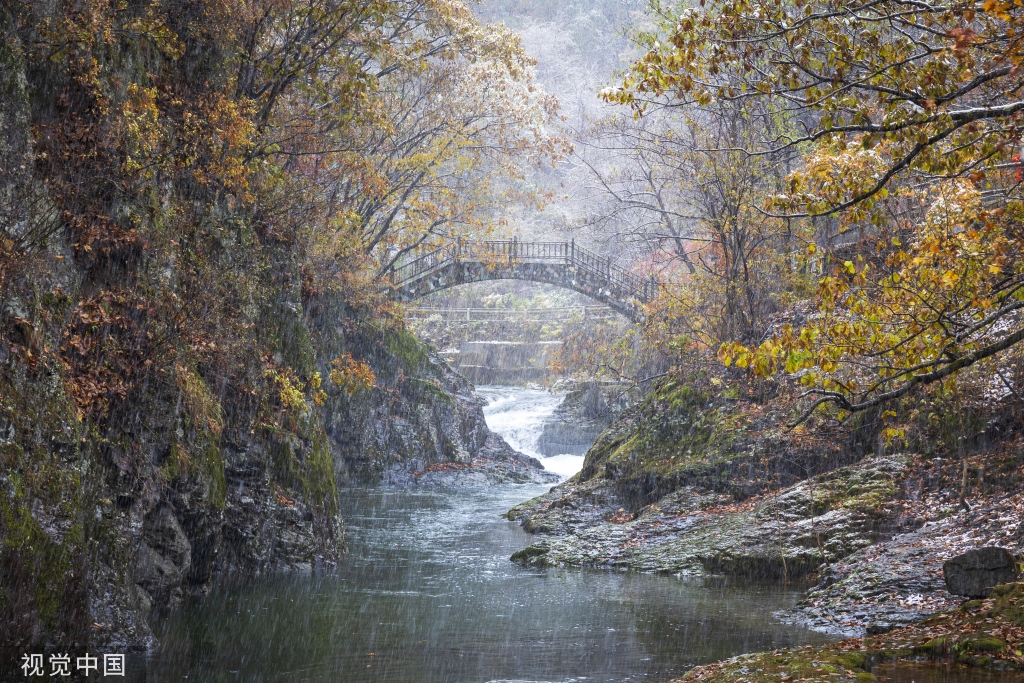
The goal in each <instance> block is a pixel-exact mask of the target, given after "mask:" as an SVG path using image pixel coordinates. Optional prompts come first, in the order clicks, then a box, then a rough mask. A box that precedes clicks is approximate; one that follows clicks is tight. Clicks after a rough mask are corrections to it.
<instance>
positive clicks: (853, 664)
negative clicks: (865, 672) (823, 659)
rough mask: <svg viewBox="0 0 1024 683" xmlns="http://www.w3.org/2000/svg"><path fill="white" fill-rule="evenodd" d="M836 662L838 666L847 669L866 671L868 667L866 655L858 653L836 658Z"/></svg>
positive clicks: (849, 653) (848, 653)
mask: <svg viewBox="0 0 1024 683" xmlns="http://www.w3.org/2000/svg"><path fill="white" fill-rule="evenodd" d="M836 662H838V663H839V665H840V666H845V667H846V668H848V669H866V668H867V667H868V658H867V656H866V655H864V654H862V653H860V652H847V653H845V654H842V655H840V656H838V657H836Z"/></svg>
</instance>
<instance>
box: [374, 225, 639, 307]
mask: <svg viewBox="0 0 1024 683" xmlns="http://www.w3.org/2000/svg"><path fill="white" fill-rule="evenodd" d="M459 260H473V261H479V262H481V263H485V264H488V265H491V266H494V267H504V266H508V267H512V266H515V265H516V264H518V263H564V264H565V265H566V266H570V267H573V268H576V269H577V270H581V271H583V272H586V273H590V274H591V275H594V276H596V277H598V278H601V279H603V280H605V281H607V283H608V284H609V285H610V286H612V287H615V288H617V289H620V290H622V291H625V292H628V293H630V294H632V295H633V296H636V297H637V298H640V299H643V300H645V301H647V300H650V299H651V298H653V296H654V293H655V292H654V282H653V281H652V280H651V279H650V278H644V277H640V276H639V275H636V274H634V273H631V272H629V271H628V270H626V269H625V268H622V267H620V266H617V265H615V264H614V263H612V260H611V259H610V258H608V257H606V256H600V255H598V254H595V253H594V252H592V251H589V250H587V249H584V248H583V247H578V246H576V242H575V241H570V242H520V241H519V240H516V239H512V240H488V241H483V242H465V241H462V240H459V241H457V242H452V243H450V244H448V245H445V246H443V247H438V248H437V249H434V250H433V251H430V252H427V253H426V254H423V255H422V256H419V257H417V258H416V259H414V260H412V261H409V262H408V263H405V264H403V265H401V266H399V267H397V268H395V269H394V270H393V271H392V274H391V282H392V284H393V285H394V286H396V287H400V286H402V285H403V284H405V283H407V282H410V281H412V280H415V279H418V278H420V277H422V276H423V275H425V274H427V273H430V272H432V271H434V270H437V269H438V268H441V267H443V266H445V265H447V264H448V263H451V262H453V261H459Z"/></svg>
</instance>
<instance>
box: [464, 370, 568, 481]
mask: <svg viewBox="0 0 1024 683" xmlns="http://www.w3.org/2000/svg"><path fill="white" fill-rule="evenodd" d="M476 393H477V395H478V396H480V397H481V398H483V399H484V400H485V401H487V405H486V406H485V407H484V417H485V418H486V419H487V426H488V427H490V428H491V431H493V432H497V433H498V434H501V435H502V436H503V437H504V438H505V441H507V442H508V445H509V446H512V448H514V449H516V450H517V451H519V452H520V453H526V454H527V455H532V456H533V457H535V458H539V459H540V461H541V462H542V463H543V464H544V469H547V470H551V471H552V472H555V473H557V474H560V475H562V477H565V478H568V477H571V476H572V475H574V474H576V473H577V472H579V471H580V470H581V469H583V456H581V455H569V454H562V455H555V456H551V457H544V456H543V455H541V454H540V453H539V452H538V451H537V442H538V440H539V439H540V435H541V432H543V431H544V424H545V423H546V422H549V421H551V418H552V415H554V412H555V408H557V407H558V405H559V404H560V403H561V402H562V398H563V397H564V396H565V394H564V393H556V392H553V391H548V390H546V389H524V388H523V387H503V386H480V387H477V388H476Z"/></svg>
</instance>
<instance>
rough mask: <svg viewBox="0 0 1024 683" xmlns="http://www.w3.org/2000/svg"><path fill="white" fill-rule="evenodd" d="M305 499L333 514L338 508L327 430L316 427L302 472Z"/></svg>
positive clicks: (336, 487)
mask: <svg viewBox="0 0 1024 683" xmlns="http://www.w3.org/2000/svg"><path fill="white" fill-rule="evenodd" d="M302 479H303V488H304V490H305V494H306V500H307V501H308V502H309V504H310V505H311V506H312V507H314V508H319V509H321V510H322V511H324V512H327V513H329V514H333V513H334V512H335V511H336V510H337V509H338V484H337V482H336V481H335V478H334V458H333V457H332V456H331V447H330V442H329V441H328V439H327V432H325V431H324V430H323V428H318V429H316V431H315V432H314V434H313V443H312V446H311V448H310V452H309V454H308V455H307V457H306V462H305V468H304V472H303V478H302Z"/></svg>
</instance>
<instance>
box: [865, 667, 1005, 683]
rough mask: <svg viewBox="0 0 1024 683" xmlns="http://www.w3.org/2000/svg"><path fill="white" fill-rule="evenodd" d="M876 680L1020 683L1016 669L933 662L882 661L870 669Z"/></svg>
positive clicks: (881, 682) (887, 682) (894, 682)
mask: <svg viewBox="0 0 1024 683" xmlns="http://www.w3.org/2000/svg"><path fill="white" fill-rule="evenodd" d="M871 673H873V674H875V677H876V678H878V680H879V683H1011V681H1012V682H1013V683H1020V681H1021V678H1022V677H1021V674H1020V672H1019V671H1012V672H1011V671H985V670H983V669H976V668H973V667H967V666H960V665H959V664H947V663H936V662H884V663H882V664H878V665H877V666H875V667H873V668H872V669H871Z"/></svg>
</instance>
